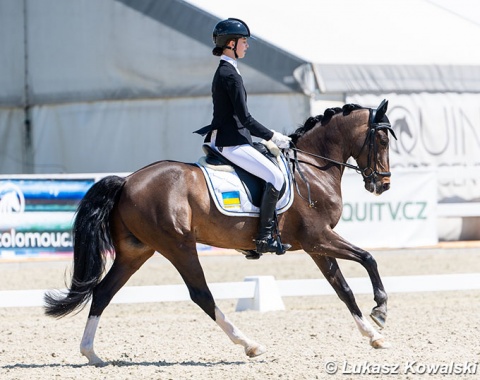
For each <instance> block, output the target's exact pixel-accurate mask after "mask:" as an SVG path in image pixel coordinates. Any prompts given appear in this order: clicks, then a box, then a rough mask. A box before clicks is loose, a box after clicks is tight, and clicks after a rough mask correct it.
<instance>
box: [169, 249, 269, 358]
mask: <svg viewBox="0 0 480 380" xmlns="http://www.w3.org/2000/svg"><path fill="white" fill-rule="evenodd" d="M166 257H167V258H168V259H169V260H170V261H171V262H172V264H173V265H174V266H175V268H177V270H178V272H179V273H180V275H181V276H182V278H183V280H184V281H185V284H186V285H187V288H188V291H189V292H190V298H191V299H192V301H193V302H195V303H196V304H197V305H198V306H200V308H201V309H202V310H203V311H204V312H205V313H207V314H208V315H209V316H210V318H212V319H213V320H214V321H215V322H216V323H217V324H218V326H220V328H221V329H222V330H223V331H224V332H225V333H226V334H227V336H228V337H229V338H230V340H231V341H232V342H233V343H235V344H240V345H242V346H243V348H244V349H245V353H246V354H247V355H248V356H249V357H255V356H258V355H261V354H263V353H265V352H266V349H265V347H263V346H262V345H260V344H258V343H256V342H254V341H253V340H251V339H249V338H247V337H246V336H245V334H243V333H242V332H241V331H240V330H239V329H238V328H237V327H236V326H235V325H234V324H233V323H232V322H230V320H229V319H228V318H227V317H226V316H225V315H224V314H223V313H222V311H221V310H220V309H219V308H218V307H217V306H216V305H215V300H214V299H213V296H212V293H211V292H210V289H209V288H208V285H207V282H206V280H205V275H204V273H203V269H202V266H201V265H200V261H199V260H198V256H197V252H196V249H195V248H192V249H190V250H186V249H185V248H184V250H183V251H177V252H176V253H175V254H173V255H168V256H167V255H166Z"/></svg>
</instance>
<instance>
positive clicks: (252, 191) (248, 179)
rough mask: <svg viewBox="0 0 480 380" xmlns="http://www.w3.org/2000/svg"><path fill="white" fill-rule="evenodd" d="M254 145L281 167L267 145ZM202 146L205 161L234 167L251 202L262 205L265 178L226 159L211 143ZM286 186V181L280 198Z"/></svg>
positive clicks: (214, 164) (210, 163)
mask: <svg viewBox="0 0 480 380" xmlns="http://www.w3.org/2000/svg"><path fill="white" fill-rule="evenodd" d="M253 147H254V148H255V149H257V150H258V151H259V152H260V153H262V154H263V155H264V156H265V157H267V158H268V159H269V160H270V161H272V162H273V163H274V164H275V165H276V166H277V167H279V165H278V161H277V159H276V158H275V156H274V155H273V154H272V153H270V151H269V150H268V149H267V147H266V146H265V145H263V144H261V143H257V142H255V143H253ZM202 148H203V151H204V152H205V155H206V157H205V161H206V162H207V163H208V164H209V165H212V166H220V165H229V166H232V167H233V168H234V170H235V172H236V173H237V175H238V178H239V179H240V182H241V183H242V185H243V187H244V189H245V192H246V193H247V196H248V198H249V199H250V202H252V204H253V205H254V206H257V207H260V204H261V201H262V194H263V190H264V188H265V180H263V179H262V178H259V177H257V176H254V175H253V174H251V173H249V172H247V171H246V170H244V169H242V168H241V167H239V166H237V165H235V164H234V163H233V162H231V161H230V160H228V159H226V158H225V157H223V156H222V155H221V154H220V153H218V152H217V151H216V150H215V149H213V148H212V147H211V146H210V145H209V144H203V146H202ZM279 168H280V167H279ZM286 187H287V186H286V183H284V184H283V186H282V190H281V191H280V198H281V197H282V195H283V194H284V193H285V189H286Z"/></svg>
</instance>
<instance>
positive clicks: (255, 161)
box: [210, 133, 285, 191]
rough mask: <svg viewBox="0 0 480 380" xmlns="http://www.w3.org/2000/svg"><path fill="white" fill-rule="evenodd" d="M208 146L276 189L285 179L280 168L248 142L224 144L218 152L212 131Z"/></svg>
mask: <svg viewBox="0 0 480 380" xmlns="http://www.w3.org/2000/svg"><path fill="white" fill-rule="evenodd" d="M210 146H211V147H212V148H213V149H215V150H216V151H217V152H219V153H220V154H221V155H222V156H224V157H225V158H227V159H229V160H230V161H232V162H233V163H234V164H235V165H238V166H240V167H241V168H242V169H244V170H246V171H247V172H249V173H251V174H253V175H254V176H257V177H259V178H261V179H263V180H264V181H266V182H267V183H271V184H272V185H273V187H275V189H276V190H277V191H280V190H281V189H282V186H283V183H284V182H285V179H284V177H283V173H282V172H281V170H280V169H279V168H278V167H277V166H275V164H274V163H273V162H272V161H270V160H269V159H268V158H267V157H265V156H264V155H263V154H262V153H260V152H259V151H258V150H256V149H255V148H254V147H253V146H251V145H249V144H244V145H237V146H225V147H223V148H222V151H221V152H220V151H219V150H218V148H217V147H216V145H215V133H212V137H211V140H210Z"/></svg>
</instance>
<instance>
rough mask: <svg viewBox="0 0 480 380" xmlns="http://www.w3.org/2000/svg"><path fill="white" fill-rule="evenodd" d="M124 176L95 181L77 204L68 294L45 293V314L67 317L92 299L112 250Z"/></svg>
mask: <svg viewBox="0 0 480 380" xmlns="http://www.w3.org/2000/svg"><path fill="white" fill-rule="evenodd" d="M124 183H125V179H124V178H121V177H117V176H109V177H105V178H103V179H102V180H100V181H99V182H97V183H95V184H94V185H93V186H92V187H91V188H90V189H89V190H88V191H87V193H86V194H85V196H84V197H83V199H82V200H81V201H80V204H79V205H78V209H77V214H76V217H75V221H74V224H73V275H72V281H71V285H70V287H68V289H67V293H62V292H53V293H51V292H50V293H46V294H45V313H46V314H47V315H49V316H52V317H57V318H60V317H64V316H66V315H67V314H70V313H71V312H73V311H74V310H76V309H77V308H79V307H82V308H83V307H84V306H85V304H86V303H87V302H88V300H89V299H90V298H91V296H92V293H93V289H94V288H95V286H96V285H97V284H98V283H99V282H100V280H101V278H102V275H103V273H104V270H105V255H104V253H105V252H107V251H113V249H114V248H113V242H112V239H111V236H110V222H109V220H110V213H111V211H112V209H113V207H114V205H115V203H116V202H117V200H118V198H119V196H120V192H121V190H122V188H123V185H124Z"/></svg>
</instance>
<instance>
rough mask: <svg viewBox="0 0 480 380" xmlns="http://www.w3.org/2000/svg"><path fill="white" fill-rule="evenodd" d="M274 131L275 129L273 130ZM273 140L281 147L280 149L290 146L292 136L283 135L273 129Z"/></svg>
mask: <svg viewBox="0 0 480 380" xmlns="http://www.w3.org/2000/svg"><path fill="white" fill-rule="evenodd" d="M272 131H273V130H272ZM271 140H272V141H273V142H274V143H275V144H276V145H277V146H278V147H279V148H280V149H288V148H290V141H291V140H292V139H291V138H290V137H288V136H285V135H282V134H281V133H279V132H276V131H273V136H272V138H271Z"/></svg>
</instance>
